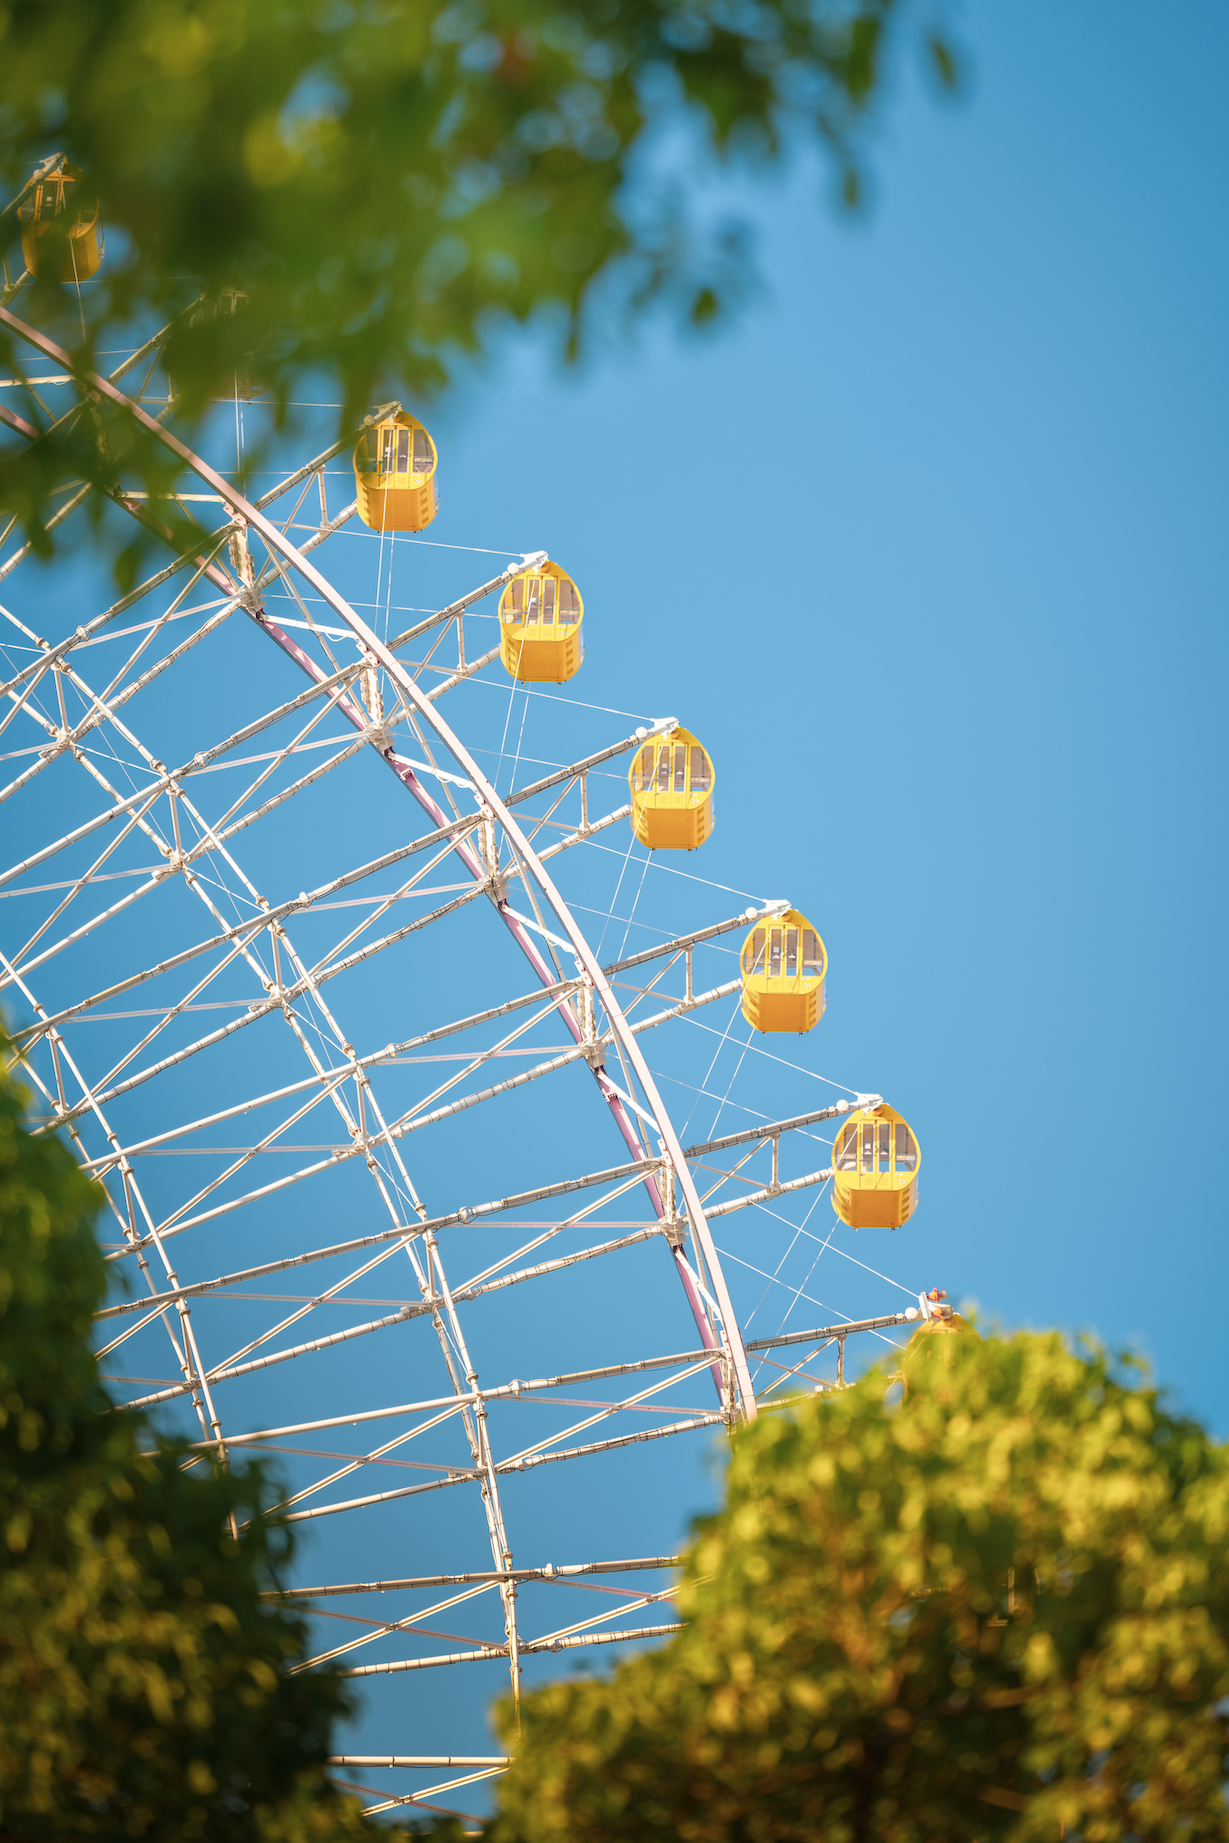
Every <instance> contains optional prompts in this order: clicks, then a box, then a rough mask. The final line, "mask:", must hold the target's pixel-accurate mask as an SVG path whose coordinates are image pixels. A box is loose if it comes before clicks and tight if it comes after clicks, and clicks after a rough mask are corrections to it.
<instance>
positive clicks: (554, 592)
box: [499, 563, 585, 685]
mask: <svg viewBox="0 0 1229 1843" xmlns="http://www.w3.org/2000/svg"><path fill="white" fill-rule="evenodd" d="M584 616H585V604H584V602H583V601H582V600H581V597H580V590H579V589H578V588H577V587H576V584H575V583H574V582H573V581H572V578H571V577H570V576H569V575H568V573H567V571H566V570H561V569H560V567H559V565H558V564H557V563H539V564H537V565H536V566H535V567H534V568H533V569H531V570H524V571H522V573H521V574H520V575H519V576H514V577H513V578H512V581H511V582H510V583H509V584H508V586H507V588H506V589H505V590H504V592H503V594H502V595H501V596H500V598H499V656H500V658H501V659H502V661H503V664H504V669H505V671H507V672H510V673H511V674H512V677H513V678H515V679H518V680H519V681H520V683H521V684H528V683H529V682H530V681H532V682H533V683H535V684H542V683H547V684H553V685H562V684H563V683H564V681H565V680H566V679H569V678H573V677H575V675H576V673H577V672H579V671H580V667H581V662H582V660H583V659H584V656H585V641H584V635H583V634H582V633H581V631H580V624H581V622H582V621H583V619H584Z"/></svg>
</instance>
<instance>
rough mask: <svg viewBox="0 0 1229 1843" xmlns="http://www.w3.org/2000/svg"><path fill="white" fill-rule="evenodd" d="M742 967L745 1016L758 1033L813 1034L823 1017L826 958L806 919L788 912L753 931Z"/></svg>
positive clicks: (749, 935) (742, 956)
mask: <svg viewBox="0 0 1229 1843" xmlns="http://www.w3.org/2000/svg"><path fill="white" fill-rule="evenodd" d="M739 964H740V968H741V971H742V980H743V995H742V1008H743V1016H744V1017H745V1018H746V1020H747V1022H748V1024H750V1025H751V1026H752V1027H753V1028H754V1029H755V1030H763V1031H769V1030H796V1031H797V1032H798V1033H799V1034H800V1035H801V1033H802V1032H803V1031H806V1030H813V1029H814V1028H815V1026H816V1024H818V1022H819V1020H820V1018H821V1017H822V1016H823V1015H824V1004H825V1002H826V1000H825V996H824V978H825V975H826V974H827V971H828V953H827V949H826V948H825V946H824V944H823V942H822V941H821V940H820V938H819V936H818V934H816V932H815V930H814V928H812V926H811V924H810V922H809V921H808V920H807V918H806V916H805V915H800V914H799V912H798V910H797V909H788V910H787V911H786V913H785V914H784V915H782V916H781V917H780V918H779V920H772V921H764V922H761V923H759V924H757V926H756V927H754V928H752V930H751V932H750V934H748V936H747V938H746V940H745V941H744V942H743V947H742V955H741V959H740V962H739Z"/></svg>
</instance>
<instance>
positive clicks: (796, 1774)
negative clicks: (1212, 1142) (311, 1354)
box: [489, 1336, 1229, 1843]
mask: <svg viewBox="0 0 1229 1843" xmlns="http://www.w3.org/2000/svg"><path fill="white" fill-rule="evenodd" d="M905 1367H906V1371H907V1376H908V1396H907V1399H906V1400H905V1401H903V1402H900V1401H899V1400H897V1401H896V1402H892V1401H890V1400H889V1399H888V1396H889V1394H893V1395H897V1394H898V1393H899V1391H896V1390H892V1391H888V1390H886V1389H885V1381H886V1378H885V1376H884V1375H883V1374H872V1375H871V1376H870V1377H869V1378H868V1379H867V1380H865V1381H864V1382H862V1383H861V1384H860V1385H859V1386H857V1387H856V1388H852V1389H850V1390H848V1391H845V1392H842V1393H833V1394H827V1395H823V1396H820V1397H813V1398H810V1399H808V1400H805V1401H802V1402H800V1403H798V1404H796V1405H793V1406H790V1407H789V1408H788V1410H787V1411H786V1412H784V1413H778V1414H766V1415H763V1416H762V1417H761V1418H760V1420H759V1421H758V1423H757V1424H756V1425H755V1426H753V1427H751V1428H747V1429H744V1430H743V1431H742V1432H741V1433H739V1434H738V1435H737V1437H736V1439H735V1443H734V1448H733V1455H732V1458H731V1462H730V1467H729V1475H728V1489H727V1502H726V1507H725V1509H724V1510H723V1511H722V1512H721V1513H720V1514H719V1515H717V1516H715V1517H712V1518H709V1519H707V1520H705V1521H702V1522H701V1523H700V1524H699V1525H698V1527H697V1534H696V1538H695V1541H694V1543H693V1545H692V1547H691V1550H690V1553H689V1555H688V1558H687V1564H686V1571H685V1580H684V1586H683V1589H682V1595H681V1608H682V1611H683V1613H684V1615H685V1618H686V1625H685V1627H684V1630H683V1631H682V1632H681V1633H680V1634H679V1636H678V1637H677V1638H676V1639H674V1640H673V1641H671V1643H669V1644H668V1645H667V1646H665V1647H664V1648H663V1649H662V1650H659V1651H656V1652H653V1653H648V1654H645V1655H642V1656H640V1657H638V1658H635V1659H633V1660H631V1661H630V1662H628V1663H625V1664H624V1665H623V1666H622V1667H620V1668H619V1669H617V1670H616V1671H615V1672H614V1673H613V1675H612V1676H611V1677H610V1678H609V1679H608V1680H606V1681H603V1682H592V1681H590V1682H572V1683H555V1684H552V1685H550V1686H549V1687H547V1688H544V1689H541V1690H538V1691H537V1692H535V1693H534V1694H533V1695H531V1696H530V1697H528V1698H527V1700H526V1701H525V1704H524V1707H523V1728H522V1732H521V1736H520V1738H519V1740H517V1739H516V1737H515V1733H514V1724H513V1721H512V1716H511V1712H510V1710H507V1709H505V1710H504V1713H503V1732H504V1736H505V1739H506V1740H507V1742H508V1743H509V1745H510V1746H511V1747H514V1748H515V1751H516V1757H515V1760H514V1763H513V1766H512V1769H511V1770H510V1772H509V1774H508V1775H507V1777H506V1778H505V1779H504V1780H503V1781H502V1782H501V1791H500V1799H501V1810H500V1814H499V1815H498V1816H497V1818H496V1819H495V1821H494V1823H493V1825H492V1827H491V1830H490V1832H489V1836H490V1839H491V1843H556V1840H558V1843H563V1840H564V1839H565V1838H566V1839H568V1840H569V1843H573V1840H575V1839H580V1838H583V1839H584V1843H608V1840H609V1843H615V1840H616V1839H618V1840H619V1843H624V1840H626V1843H632V1839H635V1843H650V1840H651V1839H654V1838H660V1839H662V1840H663V1843H664V1840H665V1839H667V1838H669V1839H670V1840H671V1843H718V1839H720V1843H733V1840H737V1843H784V1840H786V1839H789V1840H790V1843H802V1840H803V1839H807V1840H808V1843H811V1840H813V1839H815V1838H817V1837H822V1838H823V1839H824V1840H825V1843H855V1840H859V1843H860V1840H862V1839H871V1838H873V1839H875V1843H940V1840H942V1843H972V1840H973V1839H975V1838H976V1839H978V1843H989V1840H992V1839H997V1838H1010V1839H1012V1843H1033V1840H1034V1839H1035V1840H1036V1843H1042V1840H1043V1839H1044V1840H1045V1843H1057V1839H1059V1838H1060V1837H1062V1836H1063V1835H1064V1834H1065V1835H1066V1837H1067V1838H1068V1839H1083V1843H1109V1840H1111V1839H1123V1840H1124V1843H1125V1840H1126V1839H1128V1838H1129V1839H1157V1840H1158V1843H1160V1840H1164V1843H1178V1839H1183V1843H1192V1840H1193V1839H1202V1838H1220V1839H1223V1838H1225V1837H1226V1836H1229V1810H1227V1807H1226V1797H1225V1786H1226V1778H1227V1774H1229V1721H1227V1717H1226V1710H1227V1707H1229V1703H1227V1702H1226V1697H1227V1695H1229V1571H1227V1570H1226V1568H1225V1564H1224V1557H1225V1544H1226V1537H1227V1536H1229V1470H1227V1467H1226V1453H1225V1450H1224V1449H1223V1448H1219V1447H1217V1446H1214V1445H1213V1444H1212V1443H1211V1442H1210V1441H1209V1439H1208V1438H1207V1436H1206V1434H1205V1433H1204V1432H1203V1430H1202V1429H1201V1428H1200V1427H1198V1426H1197V1425H1195V1424H1194V1423H1192V1422H1190V1421H1185V1420H1181V1419H1179V1418H1177V1417H1175V1416H1174V1415H1173V1414H1171V1413H1169V1412H1167V1411H1166V1409H1165V1408H1164V1406H1163V1405H1162V1403H1161V1402H1160V1401H1159V1400H1158V1398H1157V1396H1156V1394H1155V1393H1153V1392H1151V1391H1150V1390H1147V1389H1144V1388H1138V1387H1132V1386H1130V1378H1129V1377H1128V1376H1125V1375H1124V1374H1123V1373H1122V1372H1121V1370H1120V1369H1116V1368H1115V1367H1114V1366H1112V1365H1111V1364H1109V1363H1108V1362H1107V1360H1106V1358H1105V1356H1104V1354H1103V1353H1101V1352H1100V1351H1098V1350H1095V1349H1092V1348H1089V1349H1086V1350H1084V1351H1083V1352H1082V1353H1080V1354H1073V1353H1072V1352H1071V1351H1070V1350H1069V1349H1068V1348H1067V1347H1065V1345H1064V1344H1063V1342H1062V1340H1061V1339H1060V1338H1059V1337H1057V1336H1019V1337H1014V1338H1010V1339H1007V1340H998V1339H988V1340H987V1341H986V1342H985V1343H979V1342H977V1341H976V1340H974V1339H973V1338H971V1337H947V1338H941V1339H929V1340H926V1339H915V1342H914V1346H913V1347H911V1350H910V1352H909V1355H908V1357H907V1359H906V1366H905Z"/></svg>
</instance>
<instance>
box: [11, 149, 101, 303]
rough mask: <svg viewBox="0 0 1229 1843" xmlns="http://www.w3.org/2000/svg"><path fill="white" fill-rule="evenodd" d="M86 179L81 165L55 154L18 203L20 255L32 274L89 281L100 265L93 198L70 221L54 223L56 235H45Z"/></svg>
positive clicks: (98, 223)
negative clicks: (73, 164) (72, 163)
mask: <svg viewBox="0 0 1229 1843" xmlns="http://www.w3.org/2000/svg"><path fill="white" fill-rule="evenodd" d="M84 178H85V174H84V173H83V172H82V171H81V168H80V167H79V166H70V164H69V163H68V161H67V160H65V158H64V156H63V154H53V155H52V156H51V158H50V160H46V161H44V162H43V165H42V166H41V167H39V168H38V169H37V170H36V172H35V173H34V175H33V177H32V178H31V180H30V182H29V184H28V186H27V187H26V191H25V193H24V195H23V197H22V200H21V203H20V204H19V205H18V207H17V216H18V219H19V221H20V223H21V253H22V256H23V257H24V259H25V265H26V267H27V269H29V271H30V273H31V275H36V276H38V278H39V279H40V280H41V281H51V282H87V281H89V279H90V277H91V276H92V275H97V273H98V271H99V268H100V267H101V265H102V258H103V248H104V244H103V234H102V213H101V211H100V210H99V207H98V200H97V199H94V200H92V201H91V202H88V203H86V204H84V205H83V206H80V207H79V208H78V209H77V211H76V215H75V216H74V217H73V219H72V222H71V223H70V224H68V225H67V226H65V225H63V224H61V225H58V226H57V229H56V234H55V235H54V236H52V237H50V238H49V237H48V234H47V233H48V232H49V231H50V229H51V227H52V225H53V223H55V220H56V219H57V218H59V217H61V215H62V214H63V213H65V212H67V211H69V210H71V209H72V202H73V195H74V194H75V193H76V192H78V191H79V190H80V187H81V181H82V180H83V179H84Z"/></svg>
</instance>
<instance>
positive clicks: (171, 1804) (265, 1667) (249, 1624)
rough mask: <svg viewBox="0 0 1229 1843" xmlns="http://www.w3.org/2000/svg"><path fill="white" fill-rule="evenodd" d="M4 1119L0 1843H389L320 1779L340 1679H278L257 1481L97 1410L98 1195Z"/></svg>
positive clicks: (282, 1553) (283, 1633) (132, 1419)
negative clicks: (234, 1525) (140, 1840)
mask: <svg viewBox="0 0 1229 1843" xmlns="http://www.w3.org/2000/svg"><path fill="white" fill-rule="evenodd" d="M0 1047H3V1045H2V1043H0ZM24 1099H25V1097H24V1094H23V1092H22V1090H21V1089H19V1088H18V1087H16V1086H15V1085H14V1084H13V1082H12V1081H11V1080H9V1079H8V1078H7V1077H3V1076H0V1838H3V1839H4V1843H51V1840H52V1839H54V1840H55V1843H66V1840H67V1839H71V1838H90V1837H97V1838H102V1837H105V1838H109V1839H119V1838H128V1837H145V1838H149V1839H154V1838H170V1837H174V1838H175V1839H177V1843H179V1840H181V1839H182V1840H184V1843H187V1840H188V1839H192V1840H193V1843H195V1840H197V1839H200V1840H201V1843H214V1840H215V1839H216V1840H217V1843H223V1839H225V1840H226V1843H240V1840H242V1843H249V1840H250V1843H333V1840H337V1843H340V1840H341V1839H359V1838H363V1837H376V1836H379V1835H382V1834H385V1833H384V1832H382V1831H379V1830H377V1829H375V1828H374V1827H373V1826H372V1825H371V1824H370V1823H369V1822H368V1821H367V1820H365V1819H364V1818H362V1817H361V1816H360V1814H359V1810H358V1807H357V1805H356V1804H354V1802H353V1801H351V1800H344V1799H341V1798H340V1797H339V1796H338V1795H337V1794H336V1793H334V1792H333V1791H332V1790H331V1789H330V1788H329V1786H328V1785H327V1783H326V1781H325V1778H324V1762H325V1760H326V1758H327V1754H328V1747H329V1730H330V1725H331V1723H332V1722H333V1720H334V1719H335V1717H336V1716H338V1715H339V1714H340V1713H342V1712H343V1711H344V1709H345V1708H346V1706H347V1705H346V1698H345V1691H344V1688H343V1685H342V1683H341V1680H340V1679H339V1678H338V1677H336V1676H335V1675H330V1674H328V1673H314V1672H311V1673H305V1674H303V1675H302V1676H295V1677H288V1676H287V1675H286V1667H287V1665H288V1664H290V1663H293V1662H294V1661H296V1660H297V1659H299V1658H301V1657H302V1656H303V1655H305V1647H306V1641H307V1629H306V1625H305V1623H304V1621H303V1620H302V1619H301V1618H299V1617H298V1616H296V1615H295V1614H293V1613H291V1612H290V1611H288V1610H287V1609H286V1607H285V1605H284V1604H279V1603H278V1602H277V1601H276V1600H273V1601H270V1600H268V1599H265V1598H262V1595H264V1594H266V1593H267V1592H269V1591H270V1590H274V1591H275V1590H276V1588H277V1585H278V1581H279V1578H280V1576H281V1573H282V1571H283V1569H284V1568H285V1566H286V1564H287V1562H288V1560H289V1549H290V1543H289V1536H288V1532H287V1531H286V1529H285V1527H284V1526H283V1527H281V1528H278V1527H277V1526H276V1525H272V1524H270V1522H269V1521H268V1520H267V1519H266V1518H265V1517H264V1516H263V1515H262V1514H261V1504H262V1496H263V1493H264V1488H265V1487H264V1479H263V1475H262V1474H261V1472H260V1470H259V1469H258V1468H251V1469H248V1470H245V1471H238V1472H237V1471H233V1470H231V1471H225V1470H214V1469H213V1467H212V1465H211V1466H210V1468H209V1470H208V1471H207V1472H206V1473H205V1474H204V1475H203V1476H202V1475H201V1473H200V1472H199V1471H196V1470H194V1471H192V1472H185V1471H184V1470H182V1466H183V1464H184V1461H185V1459H187V1457H188V1453H187V1450H186V1448H183V1447H181V1446H180V1445H178V1444H176V1443H173V1442H169V1441H166V1440H161V1439H159V1438H157V1437H156V1435H155V1434H154V1433H153V1432H152V1431H151V1429H150V1427H149V1425H148V1423H147V1422H146V1421H144V1420H143V1419H142V1418H141V1417H139V1416H135V1415H127V1414H124V1415H121V1414H116V1413H113V1412H109V1411H108V1410H109V1408H110V1403H109V1402H108V1400H107V1397H106V1395H105V1393H104V1391H103V1389H102V1386H101V1384H100V1382H99V1380H98V1375H97V1367H96V1364H95V1360H94V1357H93V1355H92V1353H91V1351H90V1348H89V1342H88V1339H89V1335H90V1329H91V1321H92V1317H93V1313H94V1311H95V1309H96V1307H97V1306H98V1304H99V1302H100V1300H101V1299H102V1297H103V1292H104V1287H105V1272H104V1266H103V1261H102V1256H101V1254H100V1253H99V1250H98V1247H97V1245H96V1243H95V1240H94V1236H93V1234H92V1230H91V1225H92V1221H93V1218H94V1216H95V1214H96V1213H97V1210H98V1208H99V1206H100V1204H101V1201H102V1197H101V1192H100V1191H99V1190H98V1189H97V1188H96V1187H95V1186H94V1185H93V1184H91V1183H90V1182H89V1181H88V1180H87V1179H86V1178H85V1177H84V1176H83V1174H82V1173H81V1172H80V1170H79V1169H78V1168H77V1166H76V1165H75V1164H74V1162H73V1160H72V1158H71V1156H70V1154H69V1152H68V1150H67V1149H66V1147H65V1146H64V1145H62V1144H61V1143H60V1142H59V1141H58V1140H57V1139H54V1138H34V1137H32V1136H31V1134H30V1133H29V1132H28V1131H27V1130H26V1128H25V1127H24V1125H23V1121H22V1113H23V1104H24ZM232 1517H234V1518H235V1519H236V1520H237V1522H238V1524H239V1526H240V1529H241V1533H240V1535H239V1538H238V1540H235V1539H233V1538H232V1536H231V1534H230V1527H231V1518H232Z"/></svg>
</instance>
